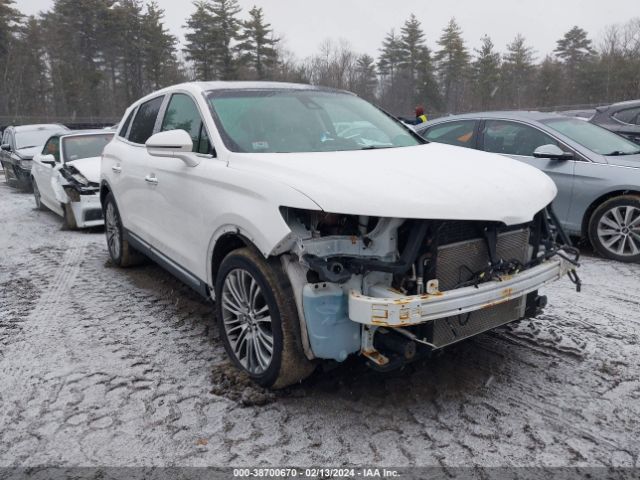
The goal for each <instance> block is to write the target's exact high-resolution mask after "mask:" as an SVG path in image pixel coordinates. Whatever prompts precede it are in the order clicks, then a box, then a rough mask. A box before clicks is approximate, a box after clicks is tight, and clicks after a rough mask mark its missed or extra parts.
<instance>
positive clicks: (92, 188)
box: [60, 165, 100, 202]
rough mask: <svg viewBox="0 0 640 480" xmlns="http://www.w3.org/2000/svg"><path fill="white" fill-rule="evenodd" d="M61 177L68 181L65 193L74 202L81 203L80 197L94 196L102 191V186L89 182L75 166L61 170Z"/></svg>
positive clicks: (64, 186) (68, 166)
mask: <svg viewBox="0 0 640 480" xmlns="http://www.w3.org/2000/svg"><path fill="white" fill-rule="evenodd" d="M60 175H61V176H62V178H63V179H64V180H66V182H67V183H66V185H63V188H64V191H65V193H66V194H67V196H68V197H69V200H71V201H72V202H79V201H80V195H93V194H95V193H96V192H98V191H99V190H100V186H99V185H98V184H97V183H95V182H91V181H89V180H88V179H87V178H86V177H85V176H84V175H83V174H82V173H81V172H80V171H79V170H78V169H77V168H75V167H74V166H73V165H65V166H64V167H63V168H61V169H60Z"/></svg>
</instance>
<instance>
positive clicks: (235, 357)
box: [215, 248, 315, 388]
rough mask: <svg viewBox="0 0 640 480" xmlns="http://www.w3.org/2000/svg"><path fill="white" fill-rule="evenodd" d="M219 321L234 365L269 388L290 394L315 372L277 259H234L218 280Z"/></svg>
mask: <svg viewBox="0 0 640 480" xmlns="http://www.w3.org/2000/svg"><path fill="white" fill-rule="evenodd" d="M215 293H216V306H215V308H216V317H217V320H218V326H219V329H220V334H221V337H222V339H223V342H224V347H225V350H226V351H227V354H228V355H229V357H231V360H232V361H233V363H234V364H235V365H236V366H237V367H238V368H240V369H241V370H244V371H245V372H246V373H247V374H248V375H249V376H250V377H251V378H252V379H253V380H254V381H255V382H256V383H258V384H259V385H262V386H263V387H269V388H284V387H286V386H289V385H292V384H294V383H297V382H300V381H302V380H303V379H305V378H306V377H308V376H309V375H310V374H311V373H312V372H313V370H314V368H315V366H314V364H313V363H312V362H311V361H309V360H308V359H307V358H306V356H305V355H304V351H303V347H302V339H301V334H300V323H299V320H298V313H297V310H296V305H295V301H294V296H293V291H292V288H291V284H290V283H289V279H288V278H287V276H286V275H285V273H284V271H283V270H282V266H281V265H280V263H279V262H278V261H277V259H272V260H271V261H266V260H265V259H264V258H262V257H261V256H260V255H259V254H258V253H256V252H255V251H253V250H252V249H249V248H242V249H239V250H235V251H233V252H231V253H230V254H228V255H227V256H226V257H225V258H224V260H223V261H222V263H221V265H220V269H219V270H218V274H217V277H216V292H215Z"/></svg>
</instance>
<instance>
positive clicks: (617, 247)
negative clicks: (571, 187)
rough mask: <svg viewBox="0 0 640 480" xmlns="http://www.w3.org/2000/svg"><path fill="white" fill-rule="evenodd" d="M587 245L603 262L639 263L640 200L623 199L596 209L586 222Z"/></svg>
mask: <svg viewBox="0 0 640 480" xmlns="http://www.w3.org/2000/svg"><path fill="white" fill-rule="evenodd" d="M589 241H590V242H591V245H592V246H593V248H594V249H595V250H596V251H597V252H598V253H599V254H600V255H602V256H603V257H605V258H610V259H612V260H618V261H619V262H625V263H631V262H638V261H640V197H638V196H635V195H622V196H619V197H614V198H611V199H609V200H607V201H606V202H604V203H603V204H602V205H600V206H599V207H598V208H596V210H595V211H594V212H593V215H591V219H590V221H589Z"/></svg>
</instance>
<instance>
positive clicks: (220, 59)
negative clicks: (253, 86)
mask: <svg viewBox="0 0 640 480" xmlns="http://www.w3.org/2000/svg"><path fill="white" fill-rule="evenodd" d="M208 9H209V10H210V12H211V14H212V15H213V25H212V27H213V29H214V31H215V33H216V34H215V36H214V37H213V40H214V41H213V48H212V51H211V53H212V54H213V58H214V60H215V62H216V66H217V69H218V72H219V75H220V78H221V79H222V80H233V79H234V78H235V74H236V61H235V60H236V59H235V58H234V55H233V48H232V43H233V42H234V41H236V40H237V39H238V32H239V30H240V20H239V19H238V14H239V13H240V11H241V8H240V6H239V5H238V2H237V0H211V3H209V4H208Z"/></svg>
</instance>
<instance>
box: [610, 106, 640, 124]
mask: <svg viewBox="0 0 640 480" xmlns="http://www.w3.org/2000/svg"><path fill="white" fill-rule="evenodd" d="M613 118H615V119H616V120H618V121H620V122H622V123H629V124H631V125H640V107H638V108H628V109H627V110H622V111H620V112H616V113H614V114H613Z"/></svg>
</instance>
